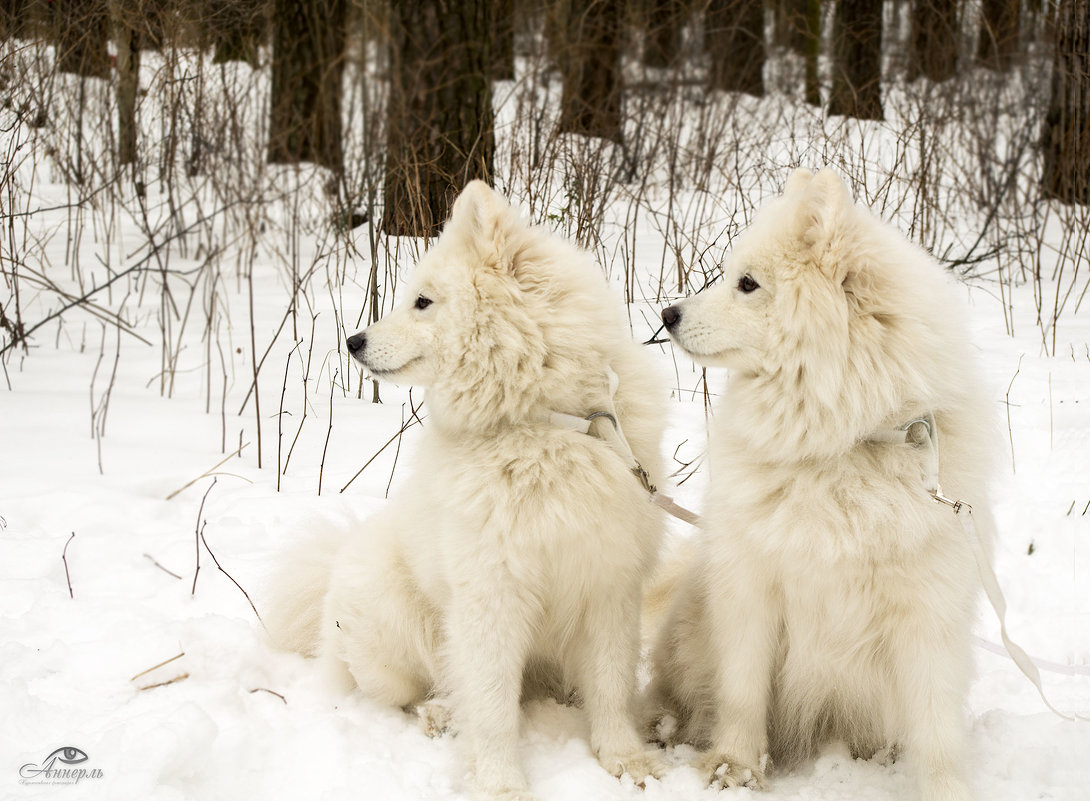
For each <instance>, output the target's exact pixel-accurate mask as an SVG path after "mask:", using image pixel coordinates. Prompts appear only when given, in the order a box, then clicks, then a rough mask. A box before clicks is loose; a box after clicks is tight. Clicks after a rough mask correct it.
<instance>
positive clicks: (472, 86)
mask: <svg viewBox="0 0 1090 801" xmlns="http://www.w3.org/2000/svg"><path fill="white" fill-rule="evenodd" d="M491 22H492V8H491V3H489V2H487V0H463V2H460V3H454V2H449V0H393V2H391V5H390V37H391V47H390V99H389V104H388V108H387V128H386V160H387V161H386V180H385V190H384V195H385V208H384V210H383V217H382V230H383V231H385V232H386V233H388V234H394V235H401V236H434V235H435V234H436V233H438V231H439V226H440V225H441V224H442V223H443V222H444V221H445V220H446V219H447V218H448V217H449V216H450V207H451V203H452V201H453V199H454V197H455V195H456V194H457V193H458V192H459V191H460V190H461V189H462V187H463V186H465V184H466V183H468V182H469V181H471V180H473V179H474V178H482V179H484V180H486V181H491V179H492V157H493V151H494V145H493V138H492V137H493V126H492V92H491V87H490V82H489V74H490V72H491V70H492V69H493V60H492V52H491V36H490V34H491V27H490V26H491Z"/></svg>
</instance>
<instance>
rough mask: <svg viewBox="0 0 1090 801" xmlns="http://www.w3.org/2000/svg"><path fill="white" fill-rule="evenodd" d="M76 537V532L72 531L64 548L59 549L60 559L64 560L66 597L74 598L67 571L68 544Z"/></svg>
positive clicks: (70, 577)
mask: <svg viewBox="0 0 1090 801" xmlns="http://www.w3.org/2000/svg"><path fill="white" fill-rule="evenodd" d="M75 538H76V532H74V531H73V532H72V536H71V537H69V538H68V542H66V543H65V544H64V550H63V551H61V561H62V562H64V577H65V578H66V579H68V597H69V598H75V597H76V596H75V593H73V592H72V575H71V574H70V573H69V572H68V546H69V545H70V544H71V542H72V540H74V539H75Z"/></svg>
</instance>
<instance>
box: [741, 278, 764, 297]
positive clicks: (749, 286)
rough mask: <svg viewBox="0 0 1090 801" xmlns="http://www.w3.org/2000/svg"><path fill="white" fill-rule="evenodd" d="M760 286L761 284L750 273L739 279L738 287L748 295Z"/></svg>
mask: <svg viewBox="0 0 1090 801" xmlns="http://www.w3.org/2000/svg"><path fill="white" fill-rule="evenodd" d="M760 287H761V285H760V284H758V283H757V282H756V281H754V280H753V276H752V275H749V274H748V273H747V274H746V275H743V276H742V277H741V278H739V279H738V289H739V290H740V291H742V292H745V293H746V294H747V295H748V294H749V293H750V292H752V291H754V290H755V289H760Z"/></svg>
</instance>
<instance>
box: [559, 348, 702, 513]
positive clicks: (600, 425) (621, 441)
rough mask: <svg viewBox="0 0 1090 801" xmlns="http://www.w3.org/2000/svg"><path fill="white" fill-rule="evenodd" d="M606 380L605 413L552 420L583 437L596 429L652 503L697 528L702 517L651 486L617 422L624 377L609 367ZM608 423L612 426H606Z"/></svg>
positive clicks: (597, 433)
mask: <svg viewBox="0 0 1090 801" xmlns="http://www.w3.org/2000/svg"><path fill="white" fill-rule="evenodd" d="M606 378H607V379H608V381H609V400H608V401H607V402H606V403H607V408H606V409H605V410H604V411H598V412H592V413H591V414H588V415H587V416H586V417H579V416H578V415H574V414H565V413H564V412H550V413H549V421H550V422H551V423H552V424H553V425H555V426H557V427H559V428H567V429H569V430H571V431H578V432H579V433H581V434H591V433H592V428H593V429H594V430H593V434H594V435H595V436H597V437H598V438H599V439H601V440H602V441H603V442H605V443H606V444H607V445H609V447H610V448H612V449H613V451H614V452H615V453H616V454H617V455H618V456H620V457H621V458H622V459H623V460H624V461H625V462H626V463H627V464H628V467H629V470H631V471H632V474H633V475H634V476H635V477H636V480H638V481H639V482H640V485H641V486H642V487H643V488H644V489H645V490H647V493H648V494H649V495H650V496H651V501H652V502H653V503H654V504H655V505H657V506H659V507H661V508H662V509H664V510H665V511H666V512H667V513H669V514H671V515H673V516H674V517H676V518H677V519H679V520H683V521H685V522H686V523H689V524H690V525H693V526H699V525H700V516H699V515H697V514H696V513H695V512H691V511H689V510H688V509H686V508H685V507H684V506H681V505H680V504H678V503H676V502H675V501H674V499H673V498H671V497H670V496H669V495H665V494H663V493H661V492H659V490H658V488H657V487H656V486H655V485H654V484H652V483H651V477H650V476H648V475H647V471H646V470H644V469H643V465H641V464H640V462H639V460H638V459H637V458H636V455H635V454H634V453H633V452H632V446H631V445H629V444H628V439H627V438H626V437H625V435H624V430H623V429H622V428H621V423H620V421H619V420H617V413H616V411H617V410H616V408H615V407H614V405H613V396H614V395H616V394H617V387H618V386H619V385H620V378H618V376H617V374H616V373H615V372H614V371H613V369H612V368H610V367H607V368H606ZM607 422H608V423H610V425H605V424H604V423H607Z"/></svg>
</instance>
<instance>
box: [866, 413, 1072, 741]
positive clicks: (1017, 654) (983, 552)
mask: <svg viewBox="0 0 1090 801" xmlns="http://www.w3.org/2000/svg"><path fill="white" fill-rule="evenodd" d="M898 432H899V433H900V436H903V440H901V441H903V442H905V443H907V444H910V445H915V446H917V447H923V448H926V452H927V460H926V462H925V463H924V475H923V479H924V488H925V489H926V490H927V492H928V494H929V495H930V496H931V498H932V500H934V501H935V502H936V503H941V504H943V505H945V506H949V507H950V510H951V511H952V512H953V513H954V515H955V516H956V517H957V518H958V521H959V522H960V523H961V527H962V530H963V531H964V532H965V537H966V539H967V540H968V541H969V545H970V546H971V547H972V550H973V557H974V559H975V560H976V567H977V572H978V573H979V575H980V582H981V584H982V585H983V586H984V594H985V595H987V597H988V601H989V603H991V605H992V610H993V611H994V612H995V615H996V617H997V618H998V619H999V636H1000V639H1002V641H1003V648H1004V649H1006V652H1007V655H1008V656H1009V657H1010V658H1011V659H1012V660H1013V661H1014V664H1015V665H1017V666H1018V669H1019V670H1021V671H1022V673H1023V674H1024V675H1025V677H1026V678H1027V679H1029V680H1030V683H1032V684H1033V686H1034V687H1036V688H1037V693H1038V695H1040V696H1041V700H1042V701H1044V704H1045V706H1047V707H1048V708H1049V709H1050V710H1051V711H1052V712H1054V713H1055V714H1056V715H1058V716H1059V717H1061V718H1063V719H1064V720H1071V721H1073V720H1075V719H1076V718H1080V719H1082V720H1086V718H1084V717H1083V716H1081V715H1066V714H1064V713H1063V712H1061V711H1060V710H1058V709H1056V707H1054V706H1053V705H1052V703H1051V702H1050V701H1049V700H1048V697H1047V696H1046V695H1045V688H1044V686H1043V684H1042V683H1041V673H1040V671H1039V670H1038V669H1037V663H1036V662H1035V660H1033V659H1032V658H1031V657H1030V655H1029V654H1027V653H1026V652H1025V650H1024V649H1023V648H1022V647H1021V646H1020V645H1018V643H1016V642H1015V641H1014V640H1012V639H1011V638H1010V636H1009V635H1008V634H1007V620H1006V618H1007V601H1006V598H1004V597H1003V591H1002V590H1001V589H1000V587H999V579H998V578H996V575H995V571H994V570H993V569H992V566H991V562H990V561H989V559H988V553H987V549H986V548H985V547H984V543H983V542H982V541H981V539H980V533H979V532H978V531H977V529H976V524H975V523H974V521H973V507H972V506H970V505H969V504H967V503H965V502H964V501H961V500H955V499H952V498H948V497H946V496H945V495H944V494H943V492H942V487H941V486H940V485H939V429H938V426H937V425H936V423H935V416H934V414H933V413H931V412H928V413H927V414H926V415H925V416H923V417H919V418H916V419H915V420H910V421H909V422H907V423H905V424H904V425H903V426H901V428H900V429H898ZM898 432H890V435H888V436H887V435H881V436H876V437H872V439H876V440H879V441H888V442H896V441H897V439H896V437H897V436H898ZM982 642H984V643H985V644H986V646H990V647H988V650H990V651H992V652H993V653H1000V654H1001V653H1002V652H1001V651H1000V650H999V646H993V645H992V644H991V643H989V642H987V641H986V640H983V641H982ZM1061 667H1062V666H1061ZM1072 672H1081V671H1072Z"/></svg>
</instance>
